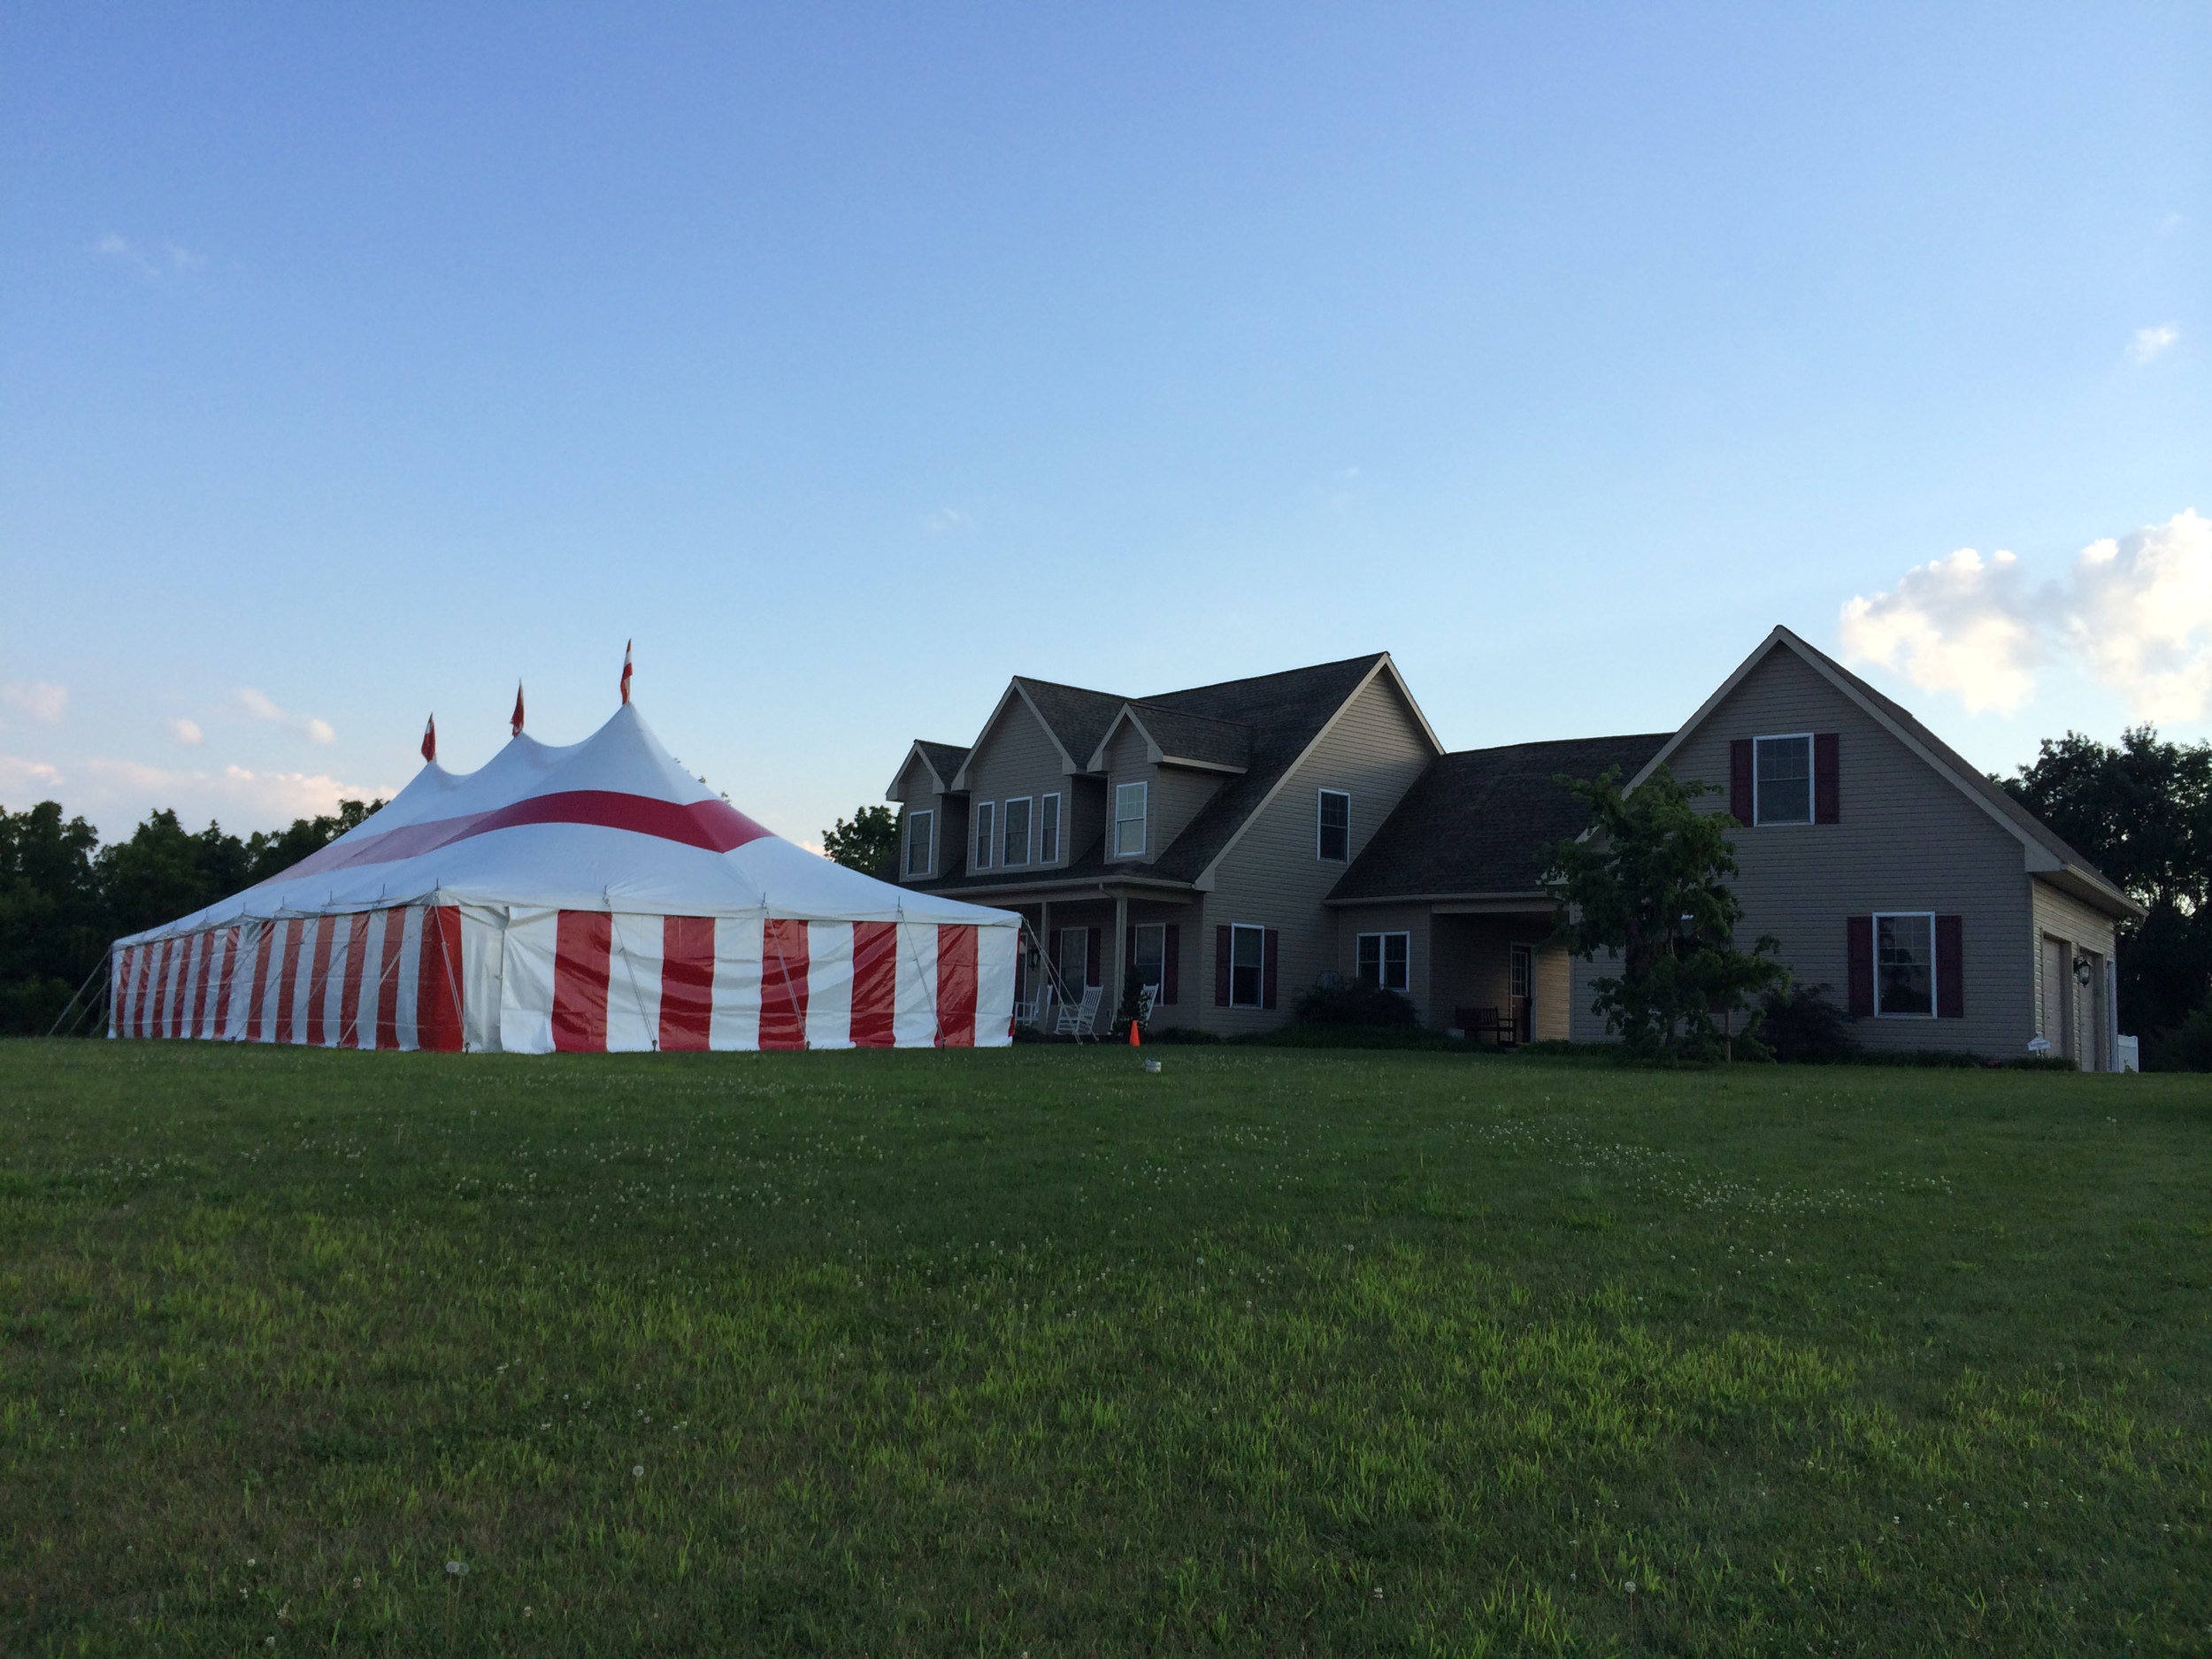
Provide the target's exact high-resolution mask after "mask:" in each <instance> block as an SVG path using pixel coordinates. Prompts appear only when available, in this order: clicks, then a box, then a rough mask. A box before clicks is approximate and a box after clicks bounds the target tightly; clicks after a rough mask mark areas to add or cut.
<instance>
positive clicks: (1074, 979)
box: [1057, 927, 1091, 1002]
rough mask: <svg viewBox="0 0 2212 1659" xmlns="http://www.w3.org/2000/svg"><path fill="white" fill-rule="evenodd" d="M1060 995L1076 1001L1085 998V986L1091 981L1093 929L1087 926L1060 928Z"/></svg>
mask: <svg viewBox="0 0 2212 1659" xmlns="http://www.w3.org/2000/svg"><path fill="white" fill-rule="evenodd" d="M1057 965H1058V967H1059V970H1060V987H1061V988H1060V995H1063V996H1065V997H1069V998H1071V999H1072V1000H1074V1001H1076V1002H1081V1001H1082V1000H1083V988H1084V987H1086V986H1087V985H1088V984H1090V982H1091V930H1090V929H1089V928H1087V927H1063V928H1062V929H1061V930H1060V953H1059V961H1058V964H1057Z"/></svg>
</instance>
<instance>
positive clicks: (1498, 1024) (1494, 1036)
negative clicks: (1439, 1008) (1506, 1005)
mask: <svg viewBox="0 0 2212 1659" xmlns="http://www.w3.org/2000/svg"><path fill="white" fill-rule="evenodd" d="M1452 1025H1453V1028H1454V1029H1455V1030H1456V1031H1458V1032H1459V1033H1461V1034H1462V1035H1463V1036H1464V1037H1465V1038H1466V1039H1467V1041H1469V1042H1492V1043H1495V1044H1496V1045H1497V1046H1498V1047H1499V1048H1517V1047H1518V1046H1519V1044H1520V1041H1521V1030H1520V1022H1519V1021H1517V1020H1516V1019H1514V1018H1511V1017H1510V1016H1509V1015H1506V1014H1502V1013H1500V1012H1499V1011H1498V1010H1496V1009H1494V1008H1455V1009H1454V1010H1452Z"/></svg>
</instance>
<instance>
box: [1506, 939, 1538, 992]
mask: <svg viewBox="0 0 2212 1659" xmlns="http://www.w3.org/2000/svg"><path fill="white" fill-rule="evenodd" d="M1505 988H1506V995H1508V996H1521V997H1528V996H1533V995H1536V947H1535V946H1533V945H1509V946H1507V947H1506V956H1505Z"/></svg>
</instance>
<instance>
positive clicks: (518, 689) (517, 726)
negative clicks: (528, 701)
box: [510, 680, 522, 737]
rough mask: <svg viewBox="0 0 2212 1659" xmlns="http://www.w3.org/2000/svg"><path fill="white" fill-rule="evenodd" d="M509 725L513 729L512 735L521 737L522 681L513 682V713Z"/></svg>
mask: <svg viewBox="0 0 2212 1659" xmlns="http://www.w3.org/2000/svg"><path fill="white" fill-rule="evenodd" d="M510 724H511V726H513V727H514V735H515V736H517V737H520V736H521V735H522V681H520V680H517V681H515V711H514V713H513V715H512V716H511V717H510Z"/></svg>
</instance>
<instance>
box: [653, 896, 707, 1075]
mask: <svg viewBox="0 0 2212 1659" xmlns="http://www.w3.org/2000/svg"><path fill="white" fill-rule="evenodd" d="M713 1022H714V918H712V917H711V916H664V917H663V918H661V1029H660V1045H661V1048H662V1051H663V1052H664V1053H670V1052H672V1053H703V1052H704V1051H705V1049H706V1047H707V1041H708V1038H709V1035H710V1033H711V1031H712V1028H713Z"/></svg>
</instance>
